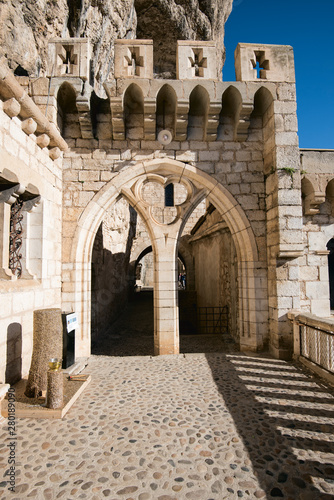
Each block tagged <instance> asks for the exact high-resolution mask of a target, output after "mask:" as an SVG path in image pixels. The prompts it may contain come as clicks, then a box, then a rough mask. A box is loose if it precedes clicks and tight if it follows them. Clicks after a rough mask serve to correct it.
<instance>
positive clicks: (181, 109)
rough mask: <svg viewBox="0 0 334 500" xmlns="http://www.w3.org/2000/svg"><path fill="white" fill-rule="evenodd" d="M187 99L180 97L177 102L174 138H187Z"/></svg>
mask: <svg viewBox="0 0 334 500" xmlns="http://www.w3.org/2000/svg"><path fill="white" fill-rule="evenodd" d="M188 113H189V100H186V99H181V100H178V102H177V111H176V127H175V140H176V141H185V140H186V139H187V128H188Z"/></svg>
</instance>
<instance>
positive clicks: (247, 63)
mask: <svg viewBox="0 0 334 500" xmlns="http://www.w3.org/2000/svg"><path fill="white" fill-rule="evenodd" d="M234 58H235V73H236V79H237V81H244V82H246V81H258V80H266V81H269V82H294V81H295V65H294V57H293V49H292V47H290V46H289V45H263V44H255V43H239V44H238V45H237V48H236V50H235V53H234Z"/></svg>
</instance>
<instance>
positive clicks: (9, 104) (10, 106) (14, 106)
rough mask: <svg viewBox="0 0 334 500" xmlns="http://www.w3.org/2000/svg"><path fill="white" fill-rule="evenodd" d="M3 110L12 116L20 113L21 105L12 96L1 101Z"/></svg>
mask: <svg viewBox="0 0 334 500" xmlns="http://www.w3.org/2000/svg"><path fill="white" fill-rule="evenodd" d="M3 110H4V112H5V113H6V114H7V115H8V116H10V117H11V118H13V117H14V116H17V115H18V114H19V113H20V111H21V106H20V103H18V102H17V100H16V99H14V97H12V98H11V99H8V100H7V101H5V102H4V103H3Z"/></svg>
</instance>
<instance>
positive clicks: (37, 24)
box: [0, 0, 233, 93]
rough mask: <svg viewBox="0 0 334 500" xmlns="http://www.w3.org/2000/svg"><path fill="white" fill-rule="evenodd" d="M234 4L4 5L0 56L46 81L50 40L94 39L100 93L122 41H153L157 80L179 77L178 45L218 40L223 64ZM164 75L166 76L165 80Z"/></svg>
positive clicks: (140, 0)
mask: <svg viewBox="0 0 334 500" xmlns="http://www.w3.org/2000/svg"><path fill="white" fill-rule="evenodd" d="M232 1H233V0H156V1H155V2H153V1H151V0H7V1H5V0H0V23H1V26H2V29H1V33H0V56H3V55H4V56H6V57H7V59H8V61H9V65H10V67H11V68H12V69H13V70H17V72H18V74H19V71H21V74H22V69H23V70H24V72H23V74H26V73H28V74H29V75H30V76H38V75H41V76H42V75H43V74H44V72H45V70H46V67H47V45H48V40H49V39H51V38H55V37H69V36H71V37H89V39H90V42H91V46H92V52H93V54H92V74H93V75H94V79H95V88H96V90H97V92H98V93H99V89H100V90H101V88H102V84H103V82H104V81H106V80H107V78H108V75H109V73H110V72H112V71H113V65H114V47H113V41H114V40H115V39H117V38H128V39H133V38H153V40H154V43H155V45H156V49H155V54H154V59H155V72H156V73H157V74H158V76H162V77H163V76H167V77H170V76H174V73H175V71H174V67H175V62H173V61H175V51H176V40H178V39H179V40H212V39H213V40H217V41H218V49H217V57H218V66H220V67H222V64H223V60H224V44H223V38H224V24H225V21H226V19H227V17H228V15H229V14H230V12H231V9H232ZM164 74H165V75H164Z"/></svg>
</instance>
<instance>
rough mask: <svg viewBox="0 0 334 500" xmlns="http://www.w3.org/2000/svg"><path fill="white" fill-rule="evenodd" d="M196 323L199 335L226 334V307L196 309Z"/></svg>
mask: <svg viewBox="0 0 334 500" xmlns="http://www.w3.org/2000/svg"><path fill="white" fill-rule="evenodd" d="M197 321H198V331H199V333H201V334H205V335H206V334H216V333H228V307H227V306H223V307H198V308H197Z"/></svg>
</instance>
